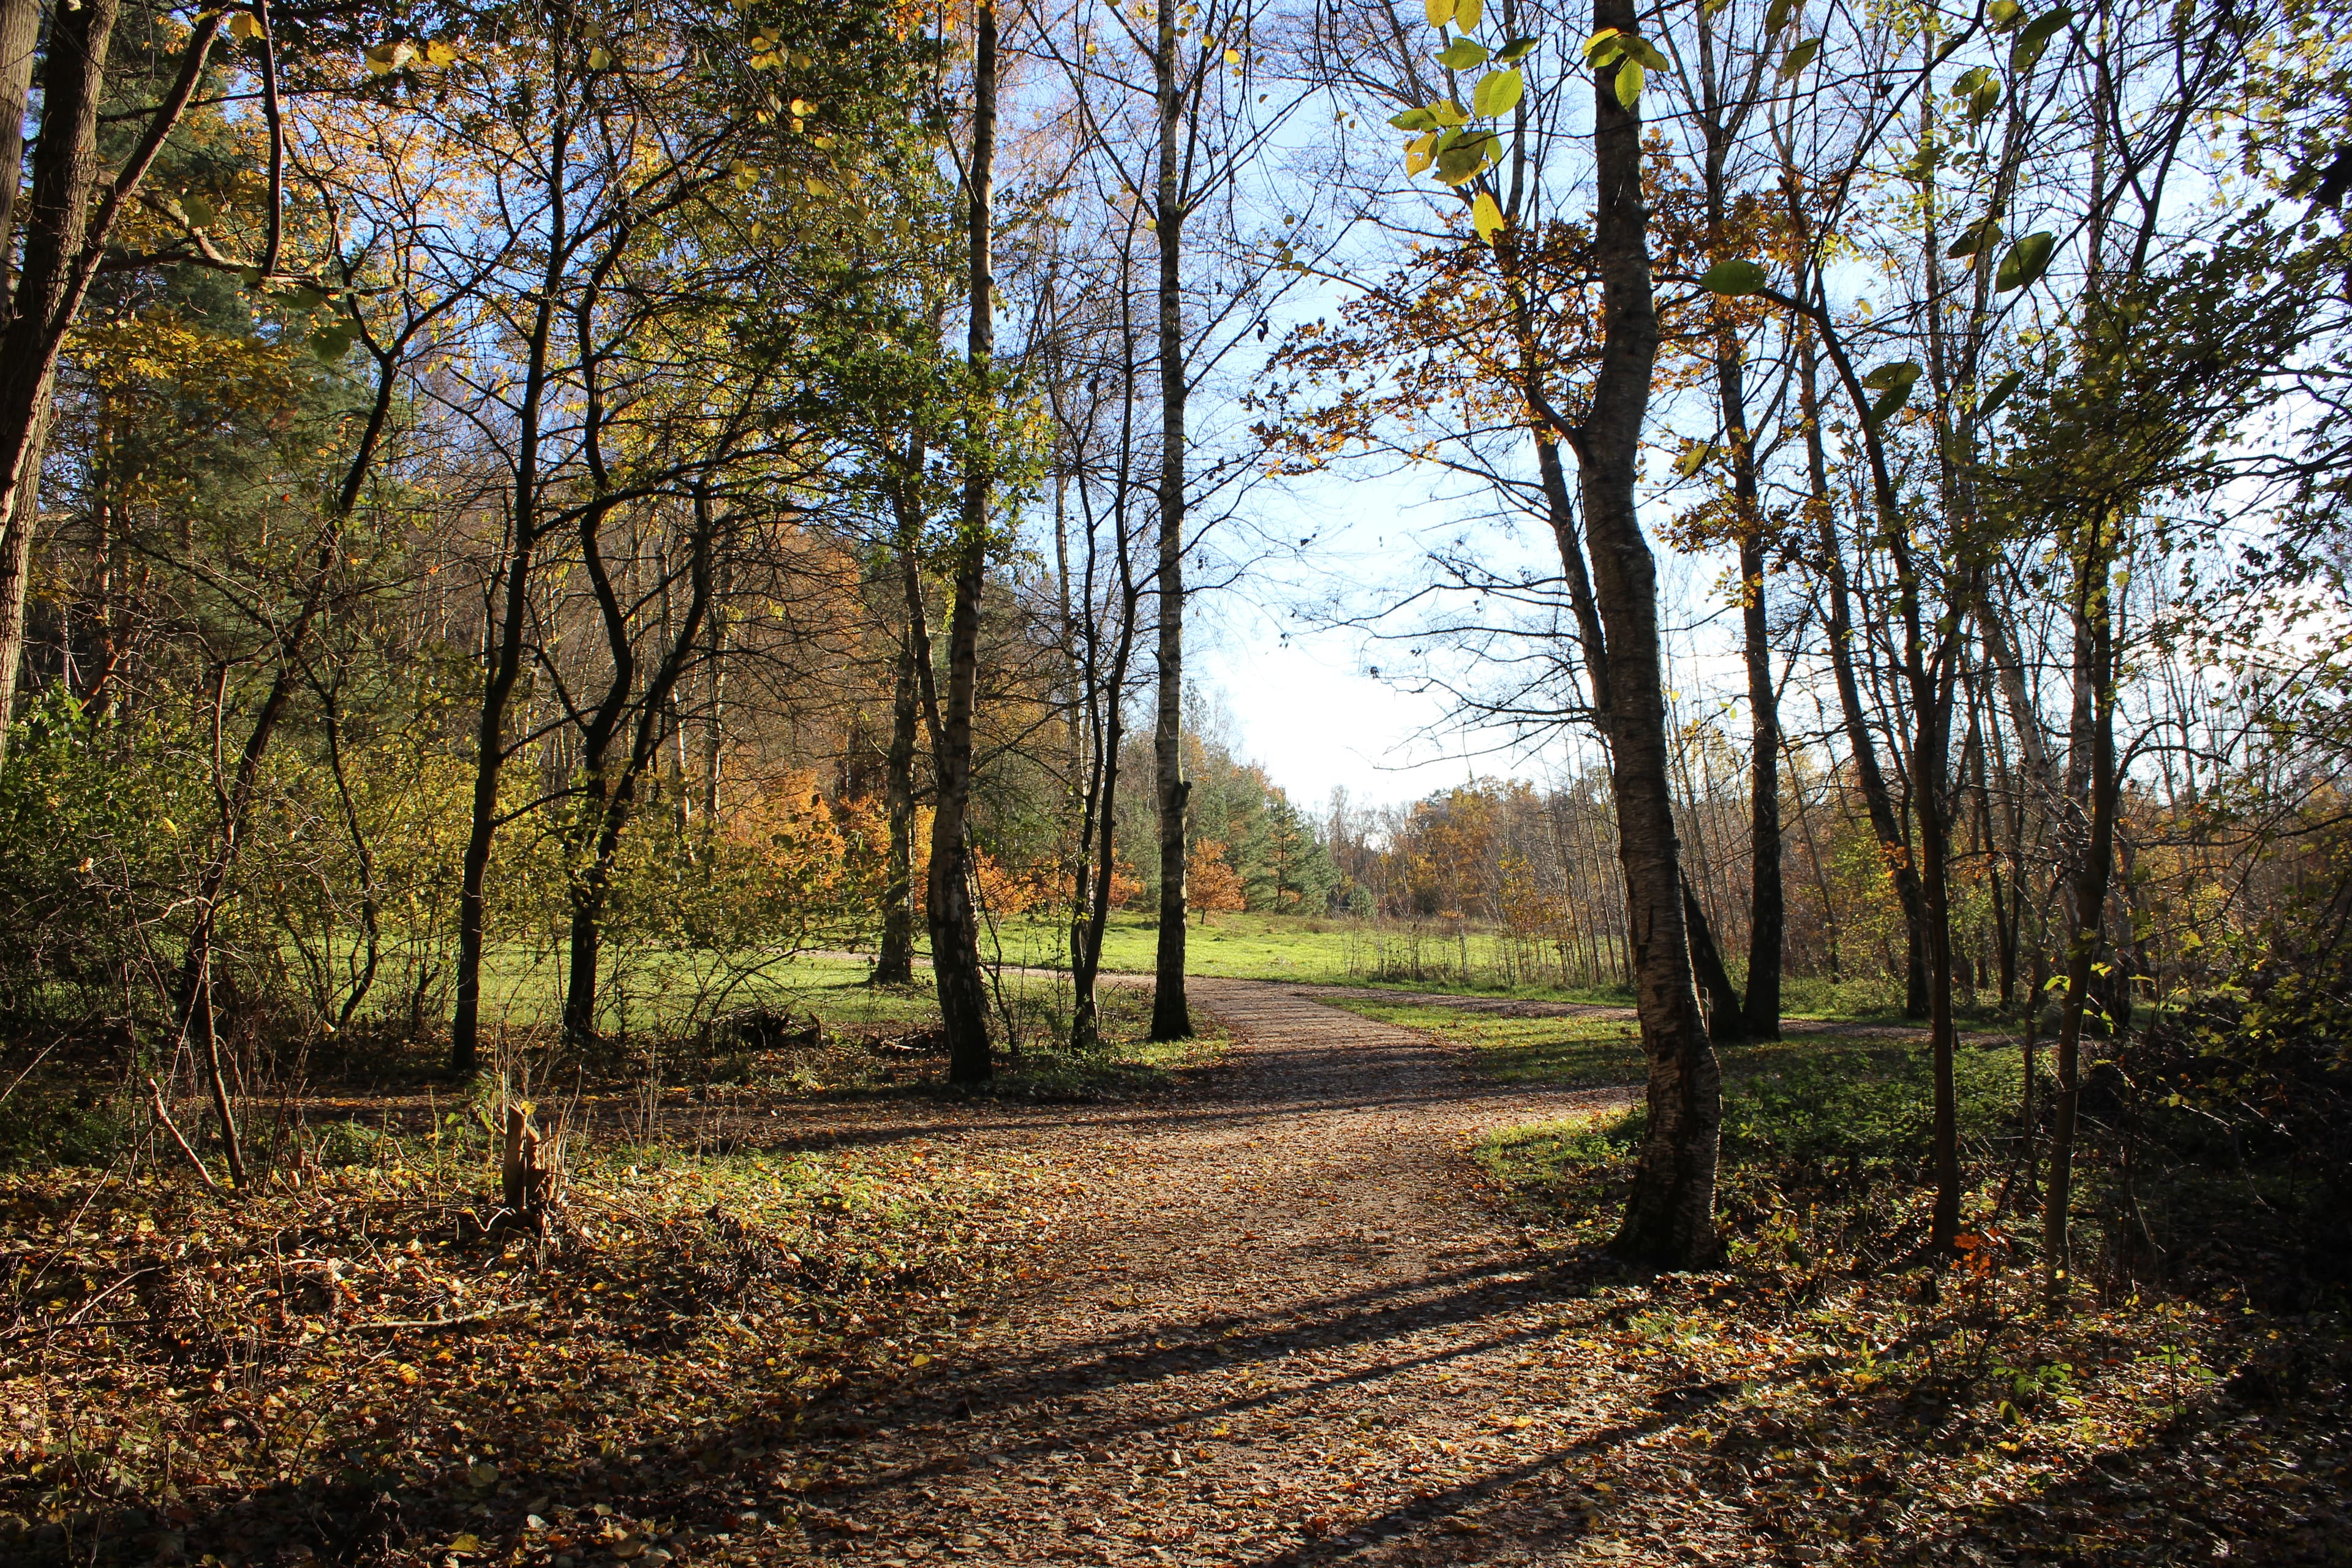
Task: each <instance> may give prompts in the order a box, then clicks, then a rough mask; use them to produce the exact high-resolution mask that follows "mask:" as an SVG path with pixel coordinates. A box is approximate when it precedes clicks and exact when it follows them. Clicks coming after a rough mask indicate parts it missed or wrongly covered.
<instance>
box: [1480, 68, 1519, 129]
mask: <svg viewBox="0 0 2352 1568" xmlns="http://www.w3.org/2000/svg"><path fill="white" fill-rule="evenodd" d="M1527 85H1528V83H1527V79H1526V78H1525V77H1522V76H1521V75H1519V73H1518V72H1517V71H1515V70H1509V71H1488V72H1487V73H1486V75H1485V76H1482V77H1480V78H1479V79H1478V85H1477V86H1476V87H1475V88H1473V89H1470V107H1471V108H1472V109H1473V110H1475V111H1476V112H1478V113H1480V114H1482V115H1486V116H1488V117H1489V118H1491V117H1493V116H1495V115H1497V114H1508V113H1509V112H1510V111H1511V110H1514V109H1516V108H1517V107H1518V103H1519V95H1520V94H1521V93H1522V92H1524V91H1526V90H1527Z"/></svg>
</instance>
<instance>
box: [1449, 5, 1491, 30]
mask: <svg viewBox="0 0 2352 1568" xmlns="http://www.w3.org/2000/svg"><path fill="white" fill-rule="evenodd" d="M1485 13H1486V0H1454V26H1457V27H1459V28H1461V29H1462V30H1463V31H1464V32H1465V33H1468V32H1473V31H1475V30H1476V28H1477V26H1478V18H1479V17H1480V16H1483V15H1485Z"/></svg>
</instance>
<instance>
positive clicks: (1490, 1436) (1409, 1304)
mask: <svg viewBox="0 0 2352 1568" xmlns="http://www.w3.org/2000/svg"><path fill="white" fill-rule="evenodd" d="M1191 994H1192V999H1193V1001H1194V1002H1195V1004H1196V1005H1200V1006H1202V1007H1204V1008H1206V1009H1208V1010H1209V1011H1210V1012H1212V1013H1213V1014H1214V1015H1215V1016H1217V1017H1219V1018H1221V1019H1222V1020H1223V1021H1224V1022H1225V1023H1226V1024H1228V1025H1229V1026H1231V1027H1232V1029H1233V1031H1234V1035H1235V1037H1236V1043H1235V1045H1234V1048H1233V1050H1232V1052H1231V1053H1230V1055H1229V1056H1228V1058H1226V1061H1225V1063H1224V1065H1223V1066H1222V1067H1220V1068H1218V1069H1216V1070H1215V1071H1214V1072H1213V1073H1211V1074H1208V1075H1206V1076H1205V1078H1204V1079H1201V1080H1199V1081H1197V1082H1196V1083H1195V1084H1194V1085H1193V1087H1192V1089H1190V1090H1188V1091H1187V1092H1185V1093H1183V1094H1181V1095H1172V1096H1166V1097H1161V1098H1159V1099H1155V1100H1150V1101H1146V1102H1140V1103H1134V1104H1126V1105H1110V1106H1088V1107H1081V1108H1076V1109H1069V1108H1061V1109H1057V1110H1053V1111H1050V1112H1040V1113H1039V1114H1036V1115H1034V1116H1026V1115H1024V1116H1022V1117H1019V1118H1006V1119H994V1120H992V1121H990V1122H989V1123H988V1124H987V1126H986V1128H985V1129H984V1130H976V1131H971V1132H970V1133H968V1134H967V1136H970V1137H974V1138H977V1139H979V1140H980V1141H982V1142H990V1143H998V1144H1001V1145H1003V1144H1009V1145H1011V1146H1013V1147H1015V1148H1017V1149H1018V1150H1019V1151H1020V1152H1023V1153H1024V1155H1026V1156H1029V1157H1033V1158H1049V1159H1058V1158H1061V1157H1064V1156H1066V1157H1067V1159H1068V1161H1069V1163H1070V1164H1071V1165H1072V1167H1073V1168H1084V1169H1088V1170H1095V1171H1104V1170H1108V1171H1109V1172H1110V1174H1108V1175H1104V1176H1098V1177H1097V1178H1095V1179H1094V1180H1093V1181H1092V1182H1091V1183H1089V1184H1083V1185H1082V1186H1081V1187H1080V1190H1078V1191H1077V1192H1076V1193H1075V1194H1071V1195H1070V1196H1069V1197H1068V1198H1067V1199H1066V1201H1065V1206H1064V1208H1063V1209H1062V1211H1061V1212H1060V1213H1059V1214H1058V1215H1056V1216H1055V1221H1056V1226H1057V1230H1056V1238H1055V1240H1054V1241H1053V1242H1051V1243H1049V1244H1048V1245H1047V1247H1046V1248H1045V1251H1044V1252H1043V1253H1042V1255H1040V1256H1038V1257H1036V1258H1033V1259H1032V1262H1031V1267H1030V1268H1028V1269H1027V1270H1026V1271H1025V1272H1026V1274H1027V1278H1026V1279H1020V1280H1016V1281H1014V1282H1013V1283H1012V1284H1011V1285H1010V1286H1009V1287H1008V1288H1007V1289H1006V1291H1005V1293H1004V1294H1003V1295H1002V1296H1000V1297H999V1298H997V1299H996V1300H993V1301H992V1303H991V1307H990V1310H989V1314H988V1318H987V1321H985V1322H984V1324H983V1325H982V1328H981V1329H980V1330H979V1331H977V1332H976V1333H975V1334H974V1335H973V1336H972V1337H971V1340H970V1341H969V1342H967V1343H966V1345H965V1346H964V1348H963V1349H962V1350H961V1352H959V1353H958V1354H956V1355H954V1356H952V1357H950V1358H947V1359H946V1360H944V1361H943V1362H941V1363H938V1364H935V1365H933V1366H932V1367H931V1368H930V1369H929V1371H928V1372H927V1373H912V1374H910V1375H909V1376H908V1378H907V1379H906V1380H905V1381H903V1382H901V1383H898V1384H886V1385H879V1386H877V1385H868V1386H866V1388H865V1389H864V1391H863V1392H861V1393H858V1394H854V1395H851V1396H849V1397H848V1398H846V1399H845V1400H844V1401H843V1402H842V1403H840V1404H838V1405H835V1406H834V1407H833V1408H831V1409H830V1410H827V1411H824V1412H823V1413H821V1414H820V1413H817V1412H812V1415H814V1416H816V1423H815V1426H814V1431H813V1433H812V1436H813V1437H814V1444H815V1447H814V1451H813V1452H810V1453H809V1454H807V1455H806V1458H808V1459H809V1460H811V1461H814V1462H815V1463H818V1464H822V1465H823V1466H824V1470H823V1480H822V1482H821V1485H820V1486H819V1488H818V1489H814V1490H811V1491H809V1492H807V1493H806V1494H805V1495H804V1496H803V1499H802V1500H801V1503H800V1509H801V1522H802V1525H803V1529H804V1530H805V1531H806V1536H805V1539H806V1541H807V1542H808V1544H809V1547H810V1549H811V1550H812V1551H814V1552H816V1553H818V1554H820V1555H824V1556H827V1557H836V1558H840V1559H843V1560H849V1561H855V1562H858V1563H877V1564H884V1565H889V1564H900V1563H918V1562H924V1561H929V1560H940V1561H948V1560H956V1561H963V1560H971V1561H980V1562H1013V1563H1249V1564H1268V1565H1271V1564H1276V1563H1284V1564H1287V1563H1342V1562H1344V1563H1360V1564H1367V1565H1370V1564H1380V1565H1390V1564H1406V1563H1422V1564H1434V1563H1449V1564H1450V1563H1482V1564H1483V1563H1494V1564H1502V1563H1631V1562H1660V1563H1664V1562H1673V1561H1682V1562H1689V1561H1703V1560H1709V1559H1720V1560H1722V1561H1726V1562H1730V1561H1739V1562H1751V1561H1755V1560H1757V1559H1759V1557H1762V1556H1764V1555H1765V1554H1766V1553H1765V1552H1764V1551H1763V1549H1762V1543H1761V1542H1760V1541H1759V1539H1758V1538H1757V1537H1756V1536H1755V1534H1754V1533H1753V1531H1751V1530H1750V1529H1749V1528H1748V1526H1747V1524H1746V1522H1745V1521H1744V1519H1743V1518H1742V1517H1741V1515H1740V1513H1739V1512H1738V1509H1737V1508H1736V1506H1735V1505H1734V1504H1732V1503H1731V1502H1729V1501H1728V1500H1723V1499H1719V1498H1717V1497H1715V1496H1713V1495H1710V1493H1709V1492H1708V1489H1707V1488H1706V1486H1705V1485H1703V1484H1702V1483H1700V1482H1699V1481H1697V1480H1696V1479H1694V1477H1693V1475H1692V1474H1691V1472H1690V1471H1689V1470H1688V1469H1687V1468H1681V1467H1683V1466H1686V1465H1687V1464H1688V1463H1689V1458H1688V1456H1687V1455H1685V1454H1683V1453H1681V1452H1680V1451H1679V1450H1677V1449H1676V1448H1675V1447H1674V1446H1673V1445H1672V1444H1671V1442H1670V1441H1669V1439H1670V1437H1671V1435H1672V1433H1671V1429H1672V1428H1673V1427H1674V1426H1675V1424H1676V1422H1677V1420H1678V1419H1679V1416H1678V1415H1676V1413H1675V1409H1674V1408H1673V1406H1674V1404H1675V1396H1674V1394H1673V1392H1672V1391H1666V1397H1665V1398H1664V1399H1663V1400H1658V1399H1654V1395H1656V1394H1659V1393H1660V1391H1659V1390H1657V1389H1654V1388H1652V1387H1650V1386H1649V1383H1650V1382H1651V1381H1652V1380H1651V1379H1648V1378H1645V1377H1644V1376H1643V1374H1642V1373H1639V1372H1634V1371H1628V1370H1623V1369H1621V1366H1620V1365H1619V1364H1618V1362H1617V1361H1616V1360H1615V1359H1612V1354H1611V1353H1610V1352H1607V1351H1605V1350H1603V1349H1601V1348H1600V1346H1599V1345H1598V1344H1597V1343H1596V1342H1593V1341H1591V1340H1586V1341H1584V1342H1581V1343H1580V1341H1579V1338H1578V1336H1579V1334H1580V1333H1593V1332H1597V1331H1598V1330H1596V1329H1595V1328H1594V1326H1593V1325H1594V1324H1595V1323H1596V1322H1598V1321H1599V1320H1601V1318H1602V1317H1603V1316H1604V1314H1605V1312H1606V1310H1607V1307H1606V1303H1605V1302H1602V1301H1599V1300H1592V1299H1591V1298H1590V1296H1589V1295H1587V1294H1586V1293H1585V1291H1584V1290H1583V1289H1580V1288H1579V1287H1577V1286H1576V1285H1575V1284H1574V1283H1573V1282H1572V1281H1570V1280H1568V1279H1565V1278H1564V1277H1562V1276H1560V1275H1559V1274H1558V1273H1556V1271H1555V1270H1554V1268H1553V1267H1552V1263H1551V1260H1550V1259H1549V1258H1548V1257H1547V1255H1546V1254H1545V1253H1544V1252H1542V1251H1541V1250H1540V1249H1539V1248H1538V1247H1535V1246H1533V1245H1531V1244H1530V1238H1528V1237H1526V1236H1524V1235H1523V1234H1522V1233H1521V1232H1520V1230H1519V1229H1518V1227H1517V1226H1516V1224H1515V1223H1514V1222H1513V1221H1512V1220H1511V1219H1510V1218H1509V1216H1508V1215H1507V1214H1506V1213H1505V1212H1503V1211H1502V1210H1501V1209H1500V1208H1499V1207H1498V1206H1496V1205H1495V1204H1493V1203H1492V1202H1490V1201H1489V1200H1488V1198H1487V1197H1486V1196H1485V1195H1482V1193H1481V1190H1480V1184H1479V1182H1478V1179H1477V1170H1476V1167H1475V1163H1473V1162H1472V1160H1471V1159H1470V1157H1469V1152H1468V1146H1469V1144H1470V1143H1471V1142H1472V1141H1473V1140H1474V1139H1475V1138H1476V1137H1477V1136H1478V1135H1479V1134H1481V1133H1483V1132H1486V1131H1489V1130H1491V1129H1494V1128H1496V1127H1503V1126H1510V1125H1516V1124H1518V1123H1523V1122H1528V1121H1540V1120H1548V1119H1556V1118H1559V1117H1561V1116H1564V1115H1568V1114H1570V1113H1571V1112H1574V1111H1576V1110H1597V1109H1600V1108H1602V1107H1605V1106H1608V1105H1611V1104H1613V1103H1619V1102H1622V1100H1625V1099H1626V1098H1627V1096H1628V1095H1629V1094H1630V1093H1631V1092H1632V1091H1630V1090H1628V1089H1599V1090H1591V1089H1588V1090H1582V1091H1566V1090H1547V1089H1541V1088H1530V1087H1528V1086H1525V1085H1503V1084H1496V1083H1493V1082H1489V1081H1486V1080H1484V1079H1478V1078H1476V1077H1474V1076H1473V1075H1472V1074H1470V1073H1469V1072H1468V1071H1466V1070H1465V1068H1464V1067H1463V1066H1462V1065H1461V1063H1460V1061H1459V1053H1458V1052H1457V1051H1455V1050H1454V1049H1451V1048H1449V1047H1444V1046H1442V1045H1440V1044H1438V1043H1436V1042H1434V1041H1433V1040H1432V1039H1430V1038H1429V1037H1427V1036H1425V1035H1423V1034H1421V1033H1419V1032H1416V1031H1413V1030H1410V1029H1404V1028H1399V1027H1395V1026H1389V1025H1385V1024H1380V1023H1376V1022H1373V1021H1371V1020H1369V1019H1365V1018H1360V1017H1357V1016H1353V1015H1351V1014H1349V1013H1345V1012H1342V1011H1339V1010H1338V1009H1336V1008H1331V1007H1327V1006H1323V1005H1318V1004H1317V1003H1316V1002H1315V1001H1314V1000H1313V999H1312V998H1313V994H1314V988H1311V987H1304V986H1298V985H1289V984H1276V983H1265V982H1251V981H1226V980H1209V979H1195V980H1193V981H1192V983H1191Z"/></svg>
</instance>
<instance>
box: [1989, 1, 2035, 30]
mask: <svg viewBox="0 0 2352 1568" xmlns="http://www.w3.org/2000/svg"><path fill="white" fill-rule="evenodd" d="M1985 15H1986V16H1989V17H1990V18H1991V20H1992V30H1993V31H1994V32H1996V33H2006V32H2008V31H2009V30H2010V29H2011V28H2012V27H2014V26H2017V25H2018V24H2019V23H2020V22H2022V21H2023V20H2025V7H2024V6H2022V5H2019V4H2018V3H2017V0H1992V4H1991V5H1988V6H1986V7H1985Z"/></svg>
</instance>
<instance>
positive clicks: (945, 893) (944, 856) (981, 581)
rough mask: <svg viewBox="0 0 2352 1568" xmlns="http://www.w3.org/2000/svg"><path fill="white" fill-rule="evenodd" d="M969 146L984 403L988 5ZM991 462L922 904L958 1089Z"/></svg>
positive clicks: (991, 127) (990, 84) (954, 617)
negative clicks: (974, 727) (974, 734)
mask: <svg viewBox="0 0 2352 1568" xmlns="http://www.w3.org/2000/svg"><path fill="white" fill-rule="evenodd" d="M971 140H972V149H971V153H972V155H971V170H970V174H969V184H970V189H971V216H970V218H969V220H968V226H969V230H970V233H969V239H970V244H971V250H970V254H969V259H968V266H967V269H966V270H967V277H966V281H967V283H968V285H969V287H970V291H971V304H970V310H971V329H970V335H969V337H968V338H967V340H966V350H965V359H966V363H967V368H968V370H969V372H970V374H971V383H972V384H971V389H970V390H971V395H973V396H985V395H988V393H989V390H990V388H989V382H990V377H991V367H992V363H993V362H994V359H995V354H996V320H995V312H996V301H995V278H994V274H993V266H994V257H993V250H992V244H993V235H992V232H991V228H992V224H993V222H994V216H993V208H994V204H995V195H996V187H995V181H996V9H995V7H994V6H992V5H982V6H981V7H979V25H978V30H977V35H976V37H974V39H973V52H972V137H971ZM990 461H991V458H990V455H989V454H987V453H985V452H983V451H982V450H980V449H979V447H978V443H977V442H972V443H971V444H970V445H968V446H967V448H966V451H965V454H964V464H965V467H964V476H963V510H962V515H961V518H960V519H959V520H958V525H957V539H956V547H955V557H954V563H955V571H954V580H953V584H952V587H951V595H952V597H951V601H950V608H949V612H948V689H947V700H946V701H945V702H944V703H943V704H942V705H941V712H940V733H939V737H938V749H937V753H936V758H935V765H934V768H933V777H934V780H935V786H936V788H937V790H938V801H939V804H938V809H937V811H936V812H935V813H934V814H933V816H932V817H931V864H930V876H929V882H928V884H927V886H926V889H925V899H924V913H925V915H926V917H927V920H928V922H929V927H930V934H931V974H932V978H933V979H934V981H936V982H937V984H938V986H939V996H940V1022H941V1025H942V1026H943V1027H944V1028H945V1029H946V1031H947V1037H948V1076H949V1077H950V1079H953V1080H954V1081H956V1082H958V1083H978V1082H982V1081H983V1080H985V1079H987V1078H988V1077H989V1076H990V1075H991V1073H992V1071H993V1065H992V1061H991V1058H990V1050H989V1038H988V993H987V988H986V986H985V985H984V984H983V983H982V976H981V972H980V927H979V922H978V921H977V919H976V918H975V916H974V913H973V910H972V905H971V868H970V864H969V862H970V857H971V847H970V844H969V842H968V833H969V827H970V823H969V816H970V812H971V755H972V715H973V709H974V706H975V704H976V702H977V700H978V697H979V690H980V601H981V594H982V590H983V588H984V586H985V574H986V569H987V563H988V513H989V501H990V489H991V486H990V475H989V470H988V464H989V462H990Z"/></svg>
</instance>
